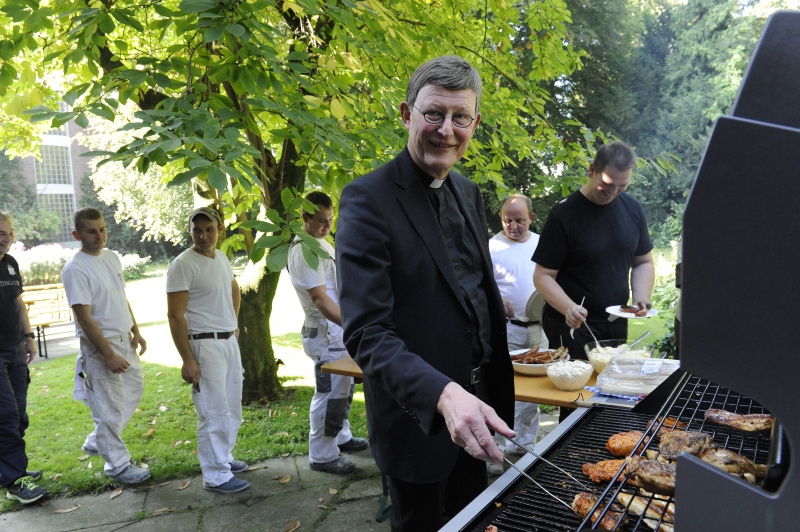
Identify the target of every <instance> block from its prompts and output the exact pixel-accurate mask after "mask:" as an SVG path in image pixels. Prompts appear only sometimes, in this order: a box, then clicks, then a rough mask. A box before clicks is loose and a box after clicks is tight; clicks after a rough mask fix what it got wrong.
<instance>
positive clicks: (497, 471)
mask: <svg viewBox="0 0 800 532" xmlns="http://www.w3.org/2000/svg"><path fill="white" fill-rule="evenodd" d="M486 471H487V472H488V473H489V474H490V475H492V476H493V477H496V476H499V475H502V474H503V473H505V472H506V470H505V469H503V466H502V464H487V465H486Z"/></svg>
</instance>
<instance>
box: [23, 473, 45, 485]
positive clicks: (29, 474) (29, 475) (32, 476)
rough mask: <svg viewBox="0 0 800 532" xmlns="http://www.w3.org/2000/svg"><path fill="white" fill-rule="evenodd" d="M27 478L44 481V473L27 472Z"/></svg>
mask: <svg viewBox="0 0 800 532" xmlns="http://www.w3.org/2000/svg"><path fill="white" fill-rule="evenodd" d="M25 476H27V477H31V478H32V479H33V480H35V481H36V482H38V481H39V480H41V479H42V472H41V471H25Z"/></svg>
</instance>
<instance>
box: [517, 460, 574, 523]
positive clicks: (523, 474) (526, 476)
mask: <svg viewBox="0 0 800 532" xmlns="http://www.w3.org/2000/svg"><path fill="white" fill-rule="evenodd" d="M503 460H505V461H506V463H507V464H508V465H510V466H511V467H513V468H514V469H516V470H517V471H519V472H520V474H521V475H522V476H523V477H525V478H527V479H528V480H530V481H531V482H532V483H533V484H536V486H537V487H539V488H540V489H541V490H542V491H544V492H545V493H547V494H548V495H550V496H551V497H552V498H554V499H555V500H557V501H558V502H560V503H561V504H563V505H564V506H566V507H567V508H569V510H570V511H571V512H572V513H574V514H576V515H578V516H579V517H580V514H579V513H578V512H576V511H575V510H574V509H573V508H572V506H571V505H569V504H567V503H565V502H564V501H562V500H561V499H559V498H558V497H556V496H555V495H553V494H552V493H550V492H549V491H547V490H546V489H545V487H544V486H542V485H541V484H539V483H538V482H536V481H535V480H533V478H531V476H530V475H528V474H527V473H525V471H523V470H522V469H520V468H518V467H517V464H515V463H514V462H512V461H511V460H509V459H508V458H506V457H505V456H504V457H503Z"/></svg>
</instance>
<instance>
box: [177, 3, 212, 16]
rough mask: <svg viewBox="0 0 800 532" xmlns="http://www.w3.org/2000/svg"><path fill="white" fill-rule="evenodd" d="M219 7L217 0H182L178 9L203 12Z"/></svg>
mask: <svg viewBox="0 0 800 532" xmlns="http://www.w3.org/2000/svg"><path fill="white" fill-rule="evenodd" d="M215 7H217V2H216V0H181V3H180V4H179V5H178V10H180V11H183V12H184V13H202V12H203V11H208V10H209V9H214V8H215Z"/></svg>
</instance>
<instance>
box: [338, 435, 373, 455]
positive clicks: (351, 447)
mask: <svg viewBox="0 0 800 532" xmlns="http://www.w3.org/2000/svg"><path fill="white" fill-rule="evenodd" d="M367 447H369V442H368V441H367V440H365V439H364V438H350V441H347V442H344V443H343V444H341V445H339V450H340V451H342V452H343V453H355V452H358V451H363V450H364V449H366V448H367Z"/></svg>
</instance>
